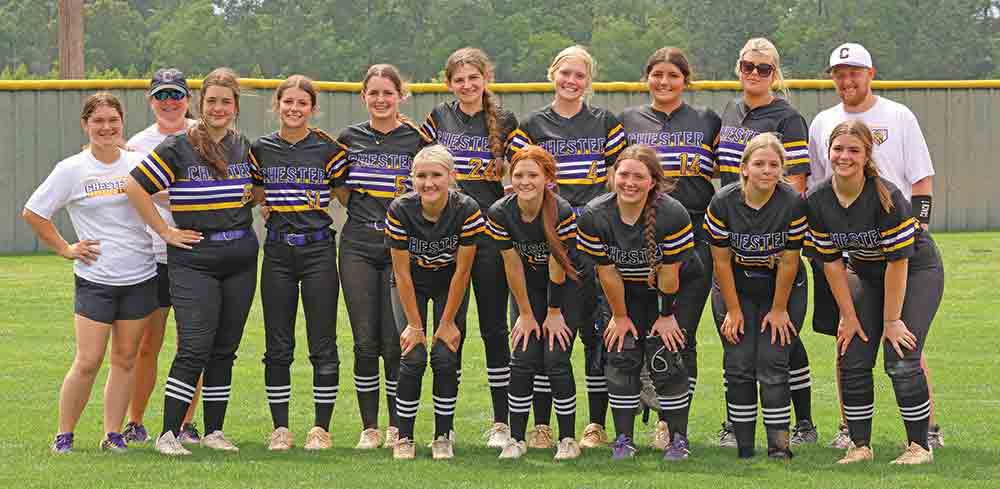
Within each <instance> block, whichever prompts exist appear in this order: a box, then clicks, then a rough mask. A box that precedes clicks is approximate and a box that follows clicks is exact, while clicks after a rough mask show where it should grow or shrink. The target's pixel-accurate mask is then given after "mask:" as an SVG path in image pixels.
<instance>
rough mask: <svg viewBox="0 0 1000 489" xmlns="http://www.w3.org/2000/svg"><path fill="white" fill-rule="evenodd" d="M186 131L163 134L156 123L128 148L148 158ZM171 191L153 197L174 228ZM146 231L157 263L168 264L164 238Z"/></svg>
mask: <svg viewBox="0 0 1000 489" xmlns="http://www.w3.org/2000/svg"><path fill="white" fill-rule="evenodd" d="M187 123H188V127H190V126H191V124H194V123H195V121H194V120H192V119H188V120H187ZM183 133H184V131H183V130H181V131H177V132H175V133H174V134H163V133H162V132H160V127H159V126H157V125H156V123H155V122H154V123H153V125H152V126H149V127H147V128H145V129H143V130H141V131H139V132H137V133H135V135H134V136H132V139H129V140H128V143H126V146H128V147H129V148H130V149H131V150H132V151H135V152H137V153H139V154H141V155H142V156H146V155H148V154H149V153H151V152H152V151H153V150H154V149H156V147H157V146H159V145H160V143H162V142H163V140H164V139H167V136H172V135H177V134H183ZM169 192H170V191H169V190H164V191H162V192H158V193H157V194H155V195H153V204H155V205H156V210H157V211H158V212H159V213H160V217H162V218H163V220H164V221H165V222H166V223H167V225H168V226H174V225H175V223H174V216H173V214H171V213H170V194H169ZM146 231H147V232H149V235H150V236H152V237H153V251H155V252H156V261H157V262H159V263H166V262H167V243H166V242H164V241H163V238H161V237H160V235H159V234H156V231H153V228H151V227H148V226H147V227H146Z"/></svg>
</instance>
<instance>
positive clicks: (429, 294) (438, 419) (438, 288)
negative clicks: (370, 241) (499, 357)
mask: <svg viewBox="0 0 1000 489" xmlns="http://www.w3.org/2000/svg"><path fill="white" fill-rule="evenodd" d="M454 270H455V268H454V267H450V268H448V269H444V270H439V271H434V272H425V271H422V270H421V271H418V270H413V275H414V283H415V284H416V283H418V282H419V283H423V284H433V286H428V287H426V288H424V287H421V286H420V285H415V286H414V288H415V289H416V290H415V291H414V292H416V296H417V309H418V310H419V311H420V317H421V319H423V321H424V324H423V325H422V326H423V327H424V328H425V330H426V324H427V320H428V319H429V318H428V316H427V304H428V302H433V303H434V306H433V313H434V315H433V323H432V324H433V326H432V328H431V334H428V335H427V336H428V338H427V343H428V345H429V348H430V361H431V370H432V371H433V372H434V387H433V400H434V439H437V438H438V437H441V436H444V437H447V436H448V434H449V432H450V431H451V430H452V427H453V426H454V418H455V407H456V406H457V405H458V371H459V370H461V368H462V346H461V345H462V344H463V343H464V342H465V315H466V312H467V310H468V308H469V291H468V289H466V292H465V297H464V298H463V299H462V304H461V305H460V306H459V308H458V312H457V313H456V314H455V325H456V326H458V330H459V331H460V332H461V333H462V339H461V342H460V344H459V347H458V351H457V352H453V351H451V350H449V349H448V347H447V346H445V344H444V342H441V341H434V339H433V338H432V337H433V331H435V330H437V327H438V324H440V322H441V315H442V314H443V313H444V308H445V305H446V304H447V301H448V286H449V284H450V283H451V277H452V275H453V274H454ZM417 274H425V276H423V277H419V278H418V277H416V275H417ZM392 311H393V314H394V315H395V318H396V344H397V345H398V344H399V334H401V333H402V332H403V330H404V329H406V313H405V312H404V309H403V303H402V302H401V301H400V298H399V290H398V289H397V288H396V285H395V283H393V284H392ZM427 348H428V347H425V346H424V345H417V346H416V348H414V349H413V350H410V352H409V353H407V354H406V356H404V357H402V359H401V360H400V364H399V391H398V394H397V397H396V410H397V411H398V414H399V437H400V438H401V439H402V438H409V439H410V440H413V426H414V424H415V422H416V418H417V411H418V410H419V408H420V390H421V387H422V383H423V378H424V372H425V371H426V370H427V357H428V354H427Z"/></svg>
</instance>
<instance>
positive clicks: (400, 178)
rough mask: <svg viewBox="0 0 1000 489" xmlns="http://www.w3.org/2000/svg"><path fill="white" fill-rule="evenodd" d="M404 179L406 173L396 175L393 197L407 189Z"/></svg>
mask: <svg viewBox="0 0 1000 489" xmlns="http://www.w3.org/2000/svg"><path fill="white" fill-rule="evenodd" d="M406 179H407V176H406V175H396V182H395V183H396V190H395V191H394V192H393V197H399V196H400V195H403V194H405V193H406V192H407V191H409V185H407V182H406Z"/></svg>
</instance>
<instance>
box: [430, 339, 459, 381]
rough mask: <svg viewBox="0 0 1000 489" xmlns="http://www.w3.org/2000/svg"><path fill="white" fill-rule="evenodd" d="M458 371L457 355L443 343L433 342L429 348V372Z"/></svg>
mask: <svg viewBox="0 0 1000 489" xmlns="http://www.w3.org/2000/svg"><path fill="white" fill-rule="evenodd" d="M458 369H459V360H458V353H456V352H453V351H451V350H449V349H448V347H447V346H445V344H444V342H443V341H436V342H434V346H432V347H431V370H432V371H434V372H435V375H436V374H437V372H457V371H458Z"/></svg>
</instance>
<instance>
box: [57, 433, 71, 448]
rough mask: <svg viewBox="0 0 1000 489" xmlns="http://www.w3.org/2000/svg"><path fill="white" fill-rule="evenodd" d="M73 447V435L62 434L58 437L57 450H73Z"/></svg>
mask: <svg viewBox="0 0 1000 489" xmlns="http://www.w3.org/2000/svg"><path fill="white" fill-rule="evenodd" d="M72 447H73V433H60V434H58V435H56V448H57V449H60V450H62V449H64V448H72Z"/></svg>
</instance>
